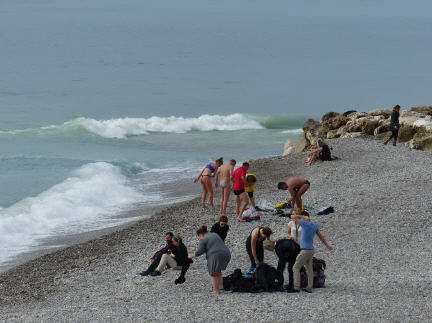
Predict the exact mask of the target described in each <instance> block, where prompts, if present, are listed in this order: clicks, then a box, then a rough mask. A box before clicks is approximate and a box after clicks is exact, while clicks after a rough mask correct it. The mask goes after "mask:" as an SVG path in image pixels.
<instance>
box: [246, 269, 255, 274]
mask: <svg viewBox="0 0 432 323" xmlns="http://www.w3.org/2000/svg"><path fill="white" fill-rule="evenodd" d="M255 270H256V268H255V267H250V268H249V269H248V270H247V271H246V273H248V274H253V273H254V272H255Z"/></svg>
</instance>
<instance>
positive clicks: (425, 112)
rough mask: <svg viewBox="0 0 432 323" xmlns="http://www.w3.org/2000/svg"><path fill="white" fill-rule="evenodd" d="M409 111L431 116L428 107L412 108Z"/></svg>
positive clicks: (431, 113) (430, 108)
mask: <svg viewBox="0 0 432 323" xmlns="http://www.w3.org/2000/svg"><path fill="white" fill-rule="evenodd" d="M409 111H414V112H419V113H424V114H428V115H430V116H432V106H430V105H423V106H419V107H413V108H411V109H409Z"/></svg>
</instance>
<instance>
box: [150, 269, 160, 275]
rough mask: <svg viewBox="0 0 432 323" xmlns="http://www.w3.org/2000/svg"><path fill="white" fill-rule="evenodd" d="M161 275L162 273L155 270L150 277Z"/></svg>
mask: <svg viewBox="0 0 432 323" xmlns="http://www.w3.org/2000/svg"><path fill="white" fill-rule="evenodd" d="M160 275H161V272H160V271H157V270H155V271H153V272H151V273H150V276H153V277H155V276H160Z"/></svg>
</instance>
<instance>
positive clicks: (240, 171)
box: [232, 162, 251, 222]
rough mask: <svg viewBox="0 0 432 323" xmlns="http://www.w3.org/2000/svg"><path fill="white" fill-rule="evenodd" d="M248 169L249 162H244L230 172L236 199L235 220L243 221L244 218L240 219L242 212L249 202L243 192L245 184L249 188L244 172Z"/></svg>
mask: <svg viewBox="0 0 432 323" xmlns="http://www.w3.org/2000/svg"><path fill="white" fill-rule="evenodd" d="M248 169H249V163H248V162H244V163H243V165H242V166H241V167H239V168H237V169H236V170H235V171H234V173H233V174H232V180H233V183H234V184H233V192H234V195H235V199H236V214H237V221H239V222H244V220H243V219H242V214H243V212H244V210H245V209H246V206H247V205H248V203H249V202H248V196H247V194H246V192H245V186H248V187H249V189H251V187H250V186H249V183H248V182H247V181H246V172H247V170H248Z"/></svg>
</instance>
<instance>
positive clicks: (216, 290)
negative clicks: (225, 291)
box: [210, 271, 220, 294]
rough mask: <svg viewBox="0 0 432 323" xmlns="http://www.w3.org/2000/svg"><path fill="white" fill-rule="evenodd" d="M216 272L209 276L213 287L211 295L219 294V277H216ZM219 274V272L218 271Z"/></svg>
mask: <svg viewBox="0 0 432 323" xmlns="http://www.w3.org/2000/svg"><path fill="white" fill-rule="evenodd" d="M217 273H218V272H215V273H213V274H211V275H210V280H211V283H212V286H213V294H219V293H220V291H219V277H218V275H217ZM219 273H220V271H219Z"/></svg>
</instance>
